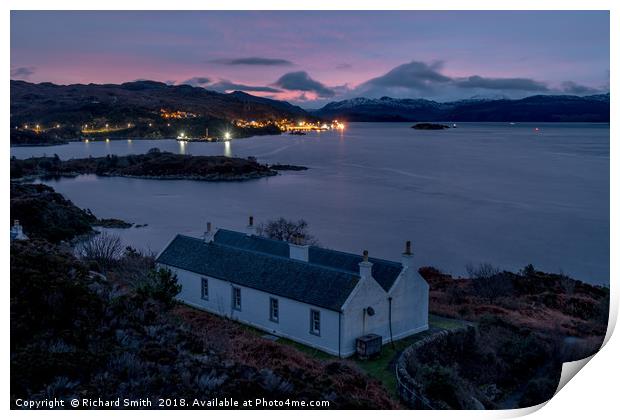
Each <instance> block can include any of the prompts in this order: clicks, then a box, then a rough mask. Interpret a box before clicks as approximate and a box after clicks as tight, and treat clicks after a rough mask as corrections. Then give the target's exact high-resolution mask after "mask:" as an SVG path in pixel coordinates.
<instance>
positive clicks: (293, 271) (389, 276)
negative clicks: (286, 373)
mask: <svg viewBox="0 0 620 420" xmlns="http://www.w3.org/2000/svg"><path fill="white" fill-rule="evenodd" d="M361 261H362V257H361V256H357V255H354V254H348V253H344V252H339V251H333V250H328V249H324V248H319V247H315V246H311V247H310V249H309V262H303V261H298V260H294V259H290V258H289V244H288V243H287V242H283V241H275V240H271V239H267V238H262V237H259V236H255V235H252V236H248V235H246V234H245V233H240V232H235V231H231V230H225V229H219V230H218V231H217V233H216V234H215V237H214V240H213V241H212V242H204V241H203V240H202V239H198V238H193V237H189V236H184V235H177V236H176V237H175V238H174V239H173V240H172V242H171V243H170V244H169V245H168V246H167V247H166V249H165V250H164V251H163V252H162V253H161V254H160V255H159V257H158V258H157V262H158V263H160V264H166V265H169V266H172V267H176V268H180V269H183V270H188V271H192V272H195V273H198V274H203V275H207V276H211V277H215V278H218V279H221V280H225V281H230V282H231V283H235V284H239V285H241V286H246V287H250V288H253V289H257V290H261V291H264V292H266V293H270V294H273V295H278V296H282V297H287V298H289V299H293V300H297V301H299V302H304V303H307V304H310V305H314V306H319V307H323V308H326V309H331V310H334V311H340V310H341V308H342V305H343V304H344V302H345V301H346V299H347V298H348V297H349V295H350V294H351V292H352V291H353V289H354V288H355V286H356V285H357V282H358V281H359V267H358V264H359V262H361ZM370 261H371V262H372V263H373V267H372V274H373V277H374V278H375V279H376V280H377V282H379V284H381V286H382V287H383V288H384V289H385V290H389V288H390V287H391V285H392V284H393V283H394V281H395V280H396V278H397V277H398V275H399V273H400V271H401V270H402V265H401V264H398V263H395V262H392V261H386V260H379V259H375V258H371V259H370Z"/></svg>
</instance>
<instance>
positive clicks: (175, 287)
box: [136, 268, 181, 308]
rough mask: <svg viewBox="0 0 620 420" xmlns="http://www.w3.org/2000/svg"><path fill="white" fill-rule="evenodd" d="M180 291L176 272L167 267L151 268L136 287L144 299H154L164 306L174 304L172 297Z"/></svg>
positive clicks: (167, 306) (169, 306)
mask: <svg viewBox="0 0 620 420" xmlns="http://www.w3.org/2000/svg"><path fill="white" fill-rule="evenodd" d="M180 292H181V285H180V284H179V283H178V282H177V276H176V274H175V275H173V274H172V272H171V271H170V270H168V269H161V268H160V269H157V270H151V271H150V272H149V274H148V275H147V276H146V278H145V279H144V281H142V282H141V283H139V284H138V285H137V287H136V293H137V294H138V296H141V297H142V298H144V299H155V300H157V301H158V302H161V303H162V304H163V305H164V306H165V307H166V308H171V307H172V306H174V302H175V300H174V298H175V297H176V295H178V294H179V293H180Z"/></svg>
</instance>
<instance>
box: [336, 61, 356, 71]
mask: <svg viewBox="0 0 620 420" xmlns="http://www.w3.org/2000/svg"><path fill="white" fill-rule="evenodd" d="M352 67H353V66H352V65H351V64H349V63H342V64H338V65H337V66H336V68H337V69H338V70H348V69H350V68H352Z"/></svg>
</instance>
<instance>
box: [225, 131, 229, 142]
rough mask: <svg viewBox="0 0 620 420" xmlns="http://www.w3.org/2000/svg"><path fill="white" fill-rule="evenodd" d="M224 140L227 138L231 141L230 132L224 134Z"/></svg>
mask: <svg viewBox="0 0 620 420" xmlns="http://www.w3.org/2000/svg"><path fill="white" fill-rule="evenodd" d="M224 138H225V139H226V140H230V132H229V131H227V132H225V133H224Z"/></svg>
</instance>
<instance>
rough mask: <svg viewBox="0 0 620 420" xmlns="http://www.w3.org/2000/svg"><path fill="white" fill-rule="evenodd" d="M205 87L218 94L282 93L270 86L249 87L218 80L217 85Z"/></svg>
mask: <svg viewBox="0 0 620 420" xmlns="http://www.w3.org/2000/svg"><path fill="white" fill-rule="evenodd" d="M205 87H207V88H209V89H213V90H216V91H218V92H226V91H229V90H243V91H248V92H268V93H279V92H282V91H281V90H280V89H276V88H273V87H270V86H249V85H244V84H241V83H235V82H231V81H230V80H220V81H219V82H217V83H212V84H210V85H208V86H205Z"/></svg>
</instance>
